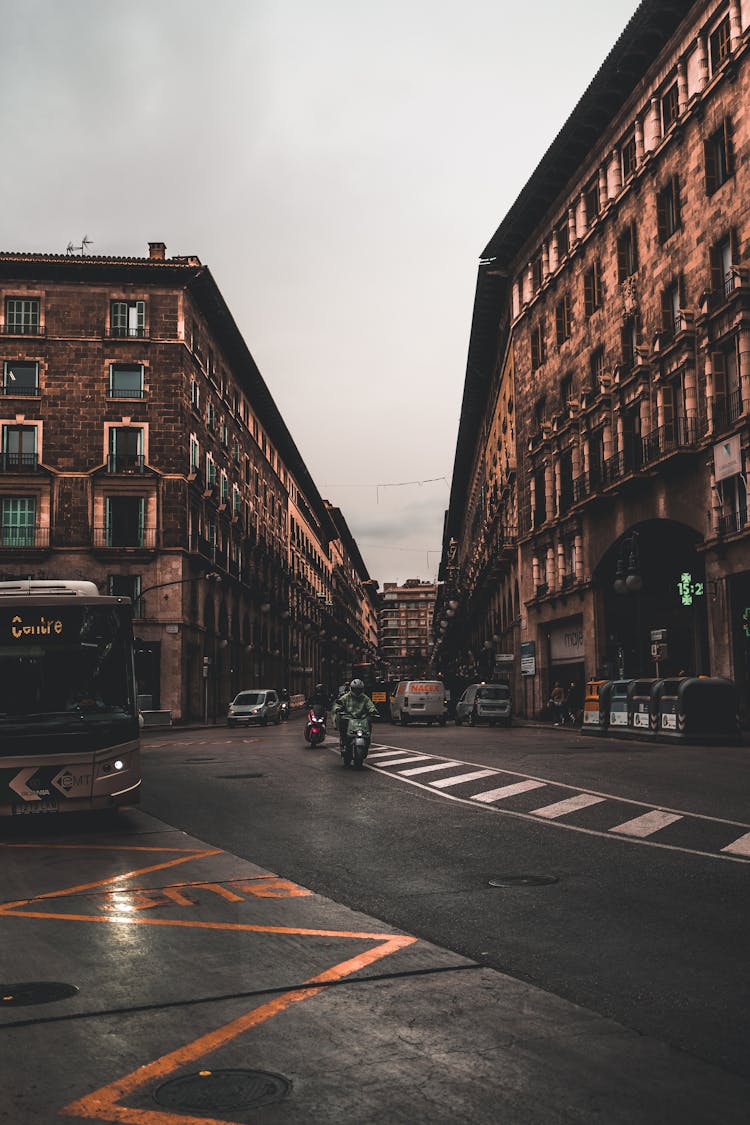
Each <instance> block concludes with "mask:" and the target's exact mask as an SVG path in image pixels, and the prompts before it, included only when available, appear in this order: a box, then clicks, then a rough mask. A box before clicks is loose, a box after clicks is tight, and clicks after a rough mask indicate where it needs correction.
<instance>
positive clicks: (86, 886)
mask: <svg viewBox="0 0 750 1125" xmlns="http://www.w3.org/2000/svg"><path fill="white" fill-rule="evenodd" d="M223 854H224V853H223V852H222V851H221V849H220V848H212V849H211V850H210V851H205V852H192V853H191V854H190V855H186V856H180V857H179V858H178V859H170V860H167V861H166V862H165V863H155V864H154V865H153V866H152V867H141V868H139V869H138V870H136V871H126V872H124V873H123V874H122V875H110V876H109V877H108V878H107V879H98V880H97V881H96V882H94V883H81V885H80V886H77V887H65V889H64V890H61V891H47V892H46V894H43V895H37V896H36V897H35V898H32V899H28V898H26V899H19V900H18V902H6V903H4V904H3V905H2V906H0V915H3V914H10V913H12V912H13V910H15V909H16V907H18V906H25V905H26V904H28V903H29V902H41V901H42V900H44V899H49V898H66V897H67V896H68V895H74V894H81V893H82V892H83V891H90V890H93V889H94V888H96V887H107V886H111V884H112V883H117V882H118V881H119V880H121V879H134V878H135V877H136V876H137V875H150V874H151V873H152V872H153V871H164V870H166V869H167V868H168V867H177V866H178V865H179V864H181V863H189V862H190V860H191V859H204V858H205V857H206V856H211V855H223Z"/></svg>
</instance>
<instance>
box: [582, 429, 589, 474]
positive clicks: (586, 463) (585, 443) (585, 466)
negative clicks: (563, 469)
mask: <svg viewBox="0 0 750 1125" xmlns="http://www.w3.org/2000/svg"><path fill="white" fill-rule="evenodd" d="M588 471H589V438H588V434H587V435H586V436H585V437H584V439H583V472H584V474H586V473H588Z"/></svg>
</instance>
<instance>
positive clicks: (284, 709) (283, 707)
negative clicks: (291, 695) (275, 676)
mask: <svg viewBox="0 0 750 1125" xmlns="http://www.w3.org/2000/svg"><path fill="white" fill-rule="evenodd" d="M279 715H280V716H281V721H282V722H286V720H287V719H288V718H289V700H288V699H282V701H281V703H280V704H279Z"/></svg>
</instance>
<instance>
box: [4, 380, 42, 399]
mask: <svg viewBox="0 0 750 1125" xmlns="http://www.w3.org/2000/svg"><path fill="white" fill-rule="evenodd" d="M0 394H1V395H3V396H4V397H5V398H41V395H42V390H41V387H40V386H39V385H38V384H37V383H21V382H20V381H19V380H17V379H16V380H13V379H9V380H8V381H7V382H6V383H4V384H3V385H2V386H0Z"/></svg>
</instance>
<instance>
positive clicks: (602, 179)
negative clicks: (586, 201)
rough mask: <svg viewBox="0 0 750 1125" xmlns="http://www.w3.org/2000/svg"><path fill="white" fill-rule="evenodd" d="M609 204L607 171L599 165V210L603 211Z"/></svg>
mask: <svg viewBox="0 0 750 1125" xmlns="http://www.w3.org/2000/svg"><path fill="white" fill-rule="evenodd" d="M608 203H609V188H608V186H607V169H606V168H605V166H604V165H603V164H600V165H599V210H600V211H603V210H604V208H605V207H606V206H607V204H608Z"/></svg>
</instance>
